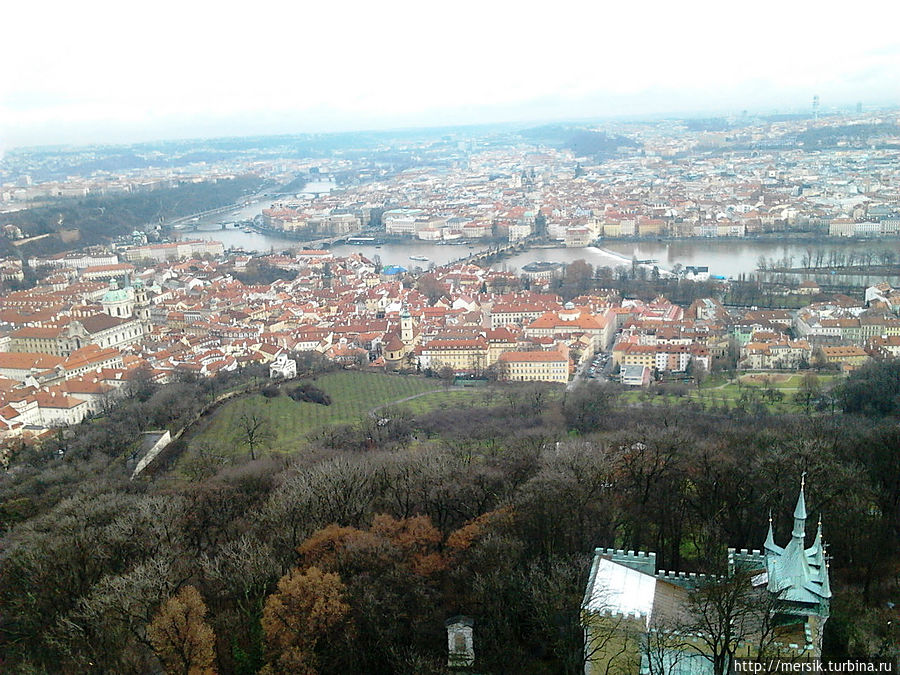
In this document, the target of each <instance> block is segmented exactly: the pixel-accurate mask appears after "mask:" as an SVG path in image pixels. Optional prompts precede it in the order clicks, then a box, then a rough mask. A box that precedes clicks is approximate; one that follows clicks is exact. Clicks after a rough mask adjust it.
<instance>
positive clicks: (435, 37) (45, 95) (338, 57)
mask: <svg viewBox="0 0 900 675" xmlns="http://www.w3.org/2000/svg"><path fill="white" fill-rule="evenodd" d="M239 6H240V7H241V9H235V8H232V5H231V4H230V3H227V2H221V1H220V2H216V3H210V4H208V5H207V4H206V3H202V4H201V3H198V2H196V1H195V0H180V1H177V2H175V1H172V0H154V2H148V3H122V2H120V1H118V0H117V1H116V2H105V1H103V2H101V1H97V0H85V1H84V2H80V3H77V2H71V1H67V2H65V3H62V2H58V0H51V1H50V3H49V4H48V3H46V2H45V3H27V2H17V3H15V4H13V5H12V6H10V7H4V10H3V13H2V29H0V32H2V36H0V55H2V57H3V58H2V65H0V149H2V148H3V147H5V148H10V147H14V146H18V145H31V144H49V143H88V142H127V141H134V140H149V139H156V138H176V137H198V136H219V135H243V134H261V133H290V132H307V131H336V130H348V129H367V128H383V127H387V128H390V127H400V126H412V125H431V124H445V123H446V124H456V123H475V122H497V121H520V120H539V119H542V118H567V117H568V118H584V117H595V116H598V117H599V116H609V115H617V114H650V113H654V114H659V113H683V112H703V111H709V112H738V111H740V110H742V109H749V110H752V111H766V112H768V111H772V110H775V109H779V110H782V111H785V110H788V109H793V110H799V109H809V106H810V103H811V100H812V97H813V95H814V94H818V95H819V96H820V97H821V100H822V108H823V109H827V107H828V106H829V105H837V104H853V103H855V102H856V101H862V102H863V104H864V105H874V104H885V103H898V102H900V37H898V31H897V24H896V18H897V17H896V10H892V9H890V6H891V5H890V3H885V2H883V0H878V2H874V1H870V0H857V1H856V2H853V3H841V5H840V7H841V8H842V9H841V10H840V11H838V10H837V9H836V7H837V5H836V4H835V3H832V2H825V1H822V0H819V1H818V2H815V3H813V2H805V1H798V0H778V1H777V2H775V1H771V0H756V1H754V2H746V3H734V2H723V1H722V0H716V1H710V2H706V1H703V2H692V1H690V0H682V2H675V1H672V0H667V1H665V2H624V1H622V2H611V1H610V0H606V1H605V2H603V1H600V0H590V1H586V2H573V1H571V0H555V1H554V2H542V3H529V2H522V1H521V0H520V1H519V2H492V1H491V0H479V1H476V2H470V1H468V0H461V1H456V2H427V1H425V0H417V1H415V2H412V1H410V2H406V1H402V2H393V1H391V0H386V1H384V2H374V1H371V0H370V1H367V2H356V1H348V0H344V1H343V2H341V1H338V0H331V1H326V2H320V3H317V4H312V3H309V2H308V1H303V0H295V1H294V2H290V3H283V4H282V3H271V2H268V1H267V0H263V1H260V2H255V3H250V2H242V3H239Z"/></svg>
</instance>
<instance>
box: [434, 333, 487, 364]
mask: <svg viewBox="0 0 900 675" xmlns="http://www.w3.org/2000/svg"><path fill="white" fill-rule="evenodd" d="M419 363H420V364H421V365H422V367H423V368H431V369H432V370H440V369H441V368H446V367H448V366H449V367H450V368H453V370H454V371H456V372H460V371H465V372H472V371H475V372H480V371H482V370H484V369H485V368H486V367H487V365H488V343H487V341H486V340H485V339H484V338H474V339H467V340H431V341H429V342H428V343H426V344H424V345H422V348H421V350H420V354H419Z"/></svg>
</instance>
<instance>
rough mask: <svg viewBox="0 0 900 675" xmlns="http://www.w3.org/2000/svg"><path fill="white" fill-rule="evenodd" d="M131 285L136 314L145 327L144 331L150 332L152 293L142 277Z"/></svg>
mask: <svg viewBox="0 0 900 675" xmlns="http://www.w3.org/2000/svg"><path fill="white" fill-rule="evenodd" d="M131 287H132V290H133V291H134V315H135V317H137V319H138V320H139V321H140V322H141V325H142V326H143V327H144V332H145V333H149V332H150V328H151V325H150V294H149V293H148V292H147V287H146V286H144V282H143V281H141V280H140V279H137V280H136V281H135V282H134V283H133V284H132V286H131Z"/></svg>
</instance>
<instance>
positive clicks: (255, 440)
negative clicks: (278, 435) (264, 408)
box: [235, 407, 275, 460]
mask: <svg viewBox="0 0 900 675" xmlns="http://www.w3.org/2000/svg"><path fill="white" fill-rule="evenodd" d="M268 424H269V420H268V418H267V417H266V416H265V415H264V414H263V413H262V412H261V411H259V410H257V409H256V408H250V407H245V408H244V409H243V411H242V412H241V413H240V414H239V415H238V417H237V419H236V420H235V426H236V430H235V437H236V439H237V441H238V442H239V443H241V444H242V445H246V446H247V449H248V450H250V459H253V460H255V459H256V450H257V448H259V447H261V446H265V445H267V444H269V443H271V442H272V441H273V440H275V434H274V433H273V432H272V429H271V428H270V427H269V426H268Z"/></svg>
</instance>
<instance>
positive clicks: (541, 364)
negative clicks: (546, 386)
mask: <svg viewBox="0 0 900 675" xmlns="http://www.w3.org/2000/svg"><path fill="white" fill-rule="evenodd" d="M568 352H569V350H568V349H567V348H566V347H565V346H564V345H559V346H558V348H557V349H554V350H552V351H535V352H503V353H502V354H501V355H500V358H499V360H498V361H497V362H498V363H499V364H500V373H501V375H500V377H501V379H503V380H506V381H509V382H561V383H566V382H568V381H569V353H568Z"/></svg>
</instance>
